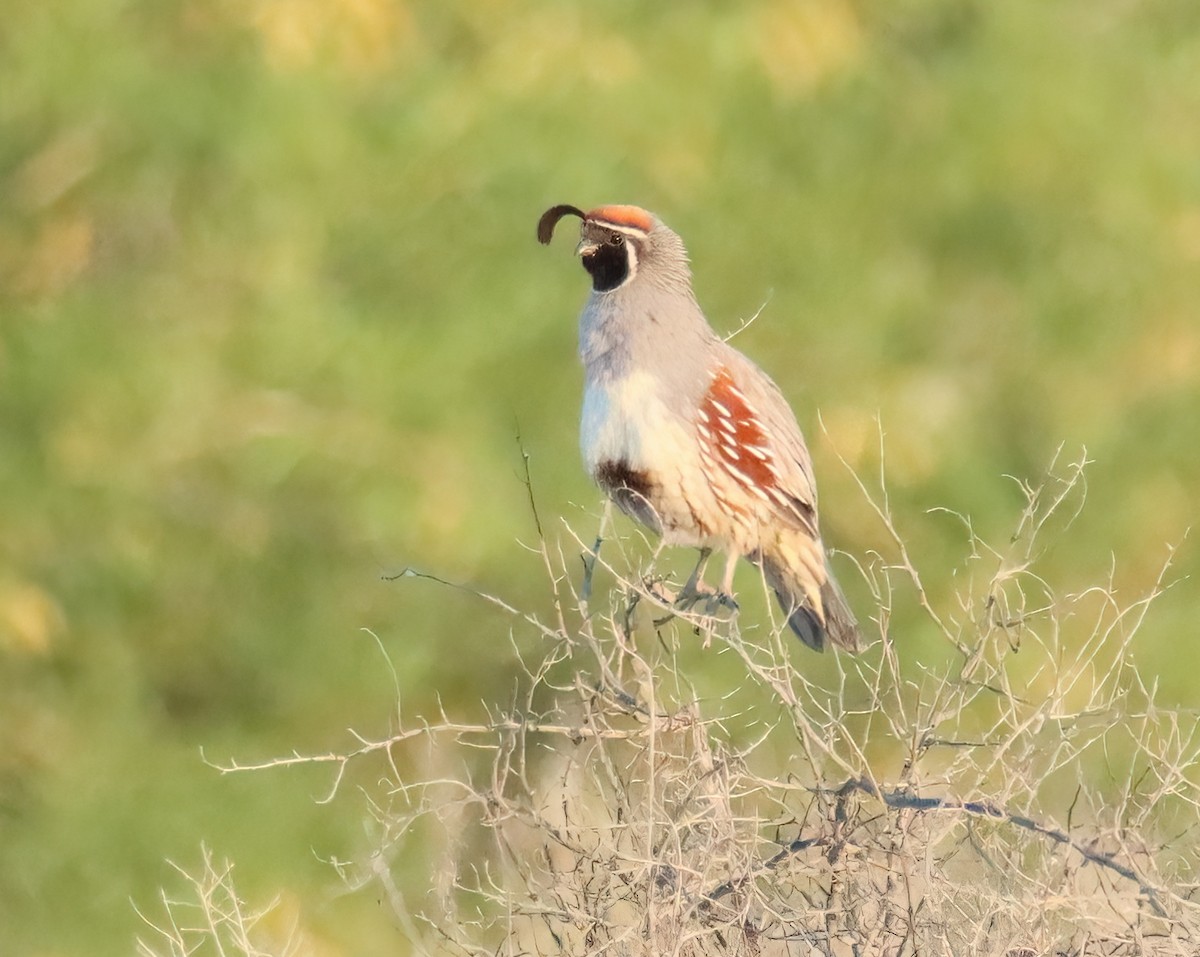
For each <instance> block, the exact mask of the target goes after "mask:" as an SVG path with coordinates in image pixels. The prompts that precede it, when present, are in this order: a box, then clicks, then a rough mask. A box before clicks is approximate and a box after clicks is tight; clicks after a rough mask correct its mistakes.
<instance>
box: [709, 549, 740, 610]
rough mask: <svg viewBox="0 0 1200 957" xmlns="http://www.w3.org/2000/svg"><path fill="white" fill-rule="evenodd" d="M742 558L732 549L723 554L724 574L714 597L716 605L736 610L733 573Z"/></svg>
mask: <svg viewBox="0 0 1200 957" xmlns="http://www.w3.org/2000/svg"><path fill="white" fill-rule="evenodd" d="M741 557H742V556H741V555H739V554H738V553H737V552H735V551H733V550H732V549H731V550H730V551H728V552H726V553H725V572H724V574H723V575H722V576H721V589H720V591H718V592H717V594H716V595H715V596H714V599H715V601H716V603H717V604H718V605H722V606H724V607H725V608H729V609H732V610H733V611H737V610H738V603H737V602H736V601H735V600H734V597H733V573H734V572H735V571H736V570H737V563H738V559H739V558H741Z"/></svg>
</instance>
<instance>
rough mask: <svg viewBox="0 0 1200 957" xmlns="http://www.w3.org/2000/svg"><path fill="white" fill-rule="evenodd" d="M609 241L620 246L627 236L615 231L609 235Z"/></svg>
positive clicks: (610, 243)
mask: <svg viewBox="0 0 1200 957" xmlns="http://www.w3.org/2000/svg"><path fill="white" fill-rule="evenodd" d="M608 242H609V245H612V246H620V245H621V244H622V243H624V242H625V237H624V236H622V235H621V234H620V233H613V234H612V235H611V236H609V237H608Z"/></svg>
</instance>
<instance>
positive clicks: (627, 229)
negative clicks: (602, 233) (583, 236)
mask: <svg viewBox="0 0 1200 957" xmlns="http://www.w3.org/2000/svg"><path fill="white" fill-rule="evenodd" d="M590 222H593V223H595V224H596V225H598V226H603V227H604V228H605V229H611V230H612V231H613V232H614V233H624V234H625V235H626V236H632V237H633V238H634V239H645V238H646V236H647V233H646V230H644V229H638V228H637V227H636V226H623V225H621V224H620V223H610V222H609V221H608V220H607V219H593V220H590Z"/></svg>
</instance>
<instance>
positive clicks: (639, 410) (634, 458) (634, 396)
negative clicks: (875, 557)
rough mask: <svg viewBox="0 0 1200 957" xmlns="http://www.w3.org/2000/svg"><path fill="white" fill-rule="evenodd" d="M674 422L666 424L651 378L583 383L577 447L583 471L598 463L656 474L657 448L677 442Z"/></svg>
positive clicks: (641, 376)
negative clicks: (610, 463)
mask: <svg viewBox="0 0 1200 957" xmlns="http://www.w3.org/2000/svg"><path fill="white" fill-rule="evenodd" d="M679 431H680V428H679V423H678V422H675V421H672V419H671V417H670V416H668V414H667V409H666V406H665V405H664V404H663V402H662V400H661V399H660V398H659V396H658V394H657V392H656V389H655V381H654V379H653V377H651V376H649V375H647V374H646V373H644V372H635V373H632V374H630V375H628V376H626V377H624V378H623V379H620V380H618V381H616V382H604V383H595V382H589V383H588V384H587V386H586V388H585V389H584V393H583V415H582V419H581V421H580V424H579V444H580V448H581V450H582V452H583V461H584V464H585V465H586V466H587V469H588V472H590V473H593V474H594V473H595V471H596V467H597V466H598V465H599V464H600V463H601V462H623V463H625V464H626V465H628V466H630V467H631V468H635V469H649V470H651V471H658V468H657V467H658V466H661V465H662V464H664V463H663V456H662V454H661V450H662V445H663V442H664V441H665V440H667V439H668V437H669V438H670V439H671V440H675V441H677V440H678V439H677V435H678V433H679Z"/></svg>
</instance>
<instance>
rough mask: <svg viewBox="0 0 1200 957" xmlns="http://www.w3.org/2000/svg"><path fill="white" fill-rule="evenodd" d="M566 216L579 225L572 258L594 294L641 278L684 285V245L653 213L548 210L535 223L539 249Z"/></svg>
mask: <svg viewBox="0 0 1200 957" xmlns="http://www.w3.org/2000/svg"><path fill="white" fill-rule="evenodd" d="M564 216H578V217H579V218H580V220H582V223H581V225H580V228H579V245H578V246H576V247H575V252H576V254H577V255H578V256H579V258H580V260H581V261H582V262H583V268H584V269H586V270H587V271H588V273H589V275H591V277H592V288H593V289H594V290H595V291H596V292H611V291H612V290H614V289H619V288H621V287H622V286H626V285H628V284H629V283H632V282H634V281H635V280H636V279H637V278H638V277H639V275H641V276H648V277H652V278H654V277H657V278H659V279H665V278H670V277H682V278H683V279H684V280H685V281H687V279H688V272H687V253H686V252H685V250H684V248H683V243H682V242H681V241H680V239H679V237H678V236H677V235H676V234H675V233H674V232H672V231H671V230H670V229H669V228H668V227H667V226H665V225H664V224H663V223H662V222H661V221H660V220H659V218H658V217H657V216H655V215H654V214H653V213H649V212H647V211H646V210H644V209H642V208H640V207H638V206H598V207H596V208H595V209H593V210H591V211H589V212H586V213H585V212H584V211H583V210H582V209H579V208H578V207H577V206H570V205H560V206H552V207H550V209H548V210H546V212H544V213H543V214H542V218H541V219H539V220H538V228H537V236H538V241H539V242H540V243H542V244H543V245H545V244H548V243H549V242H550V239H551V237H552V236H553V235H554V227H555V226H556V225H557V224H558V221H559V220H560V219H562V218H563V217H564Z"/></svg>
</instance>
